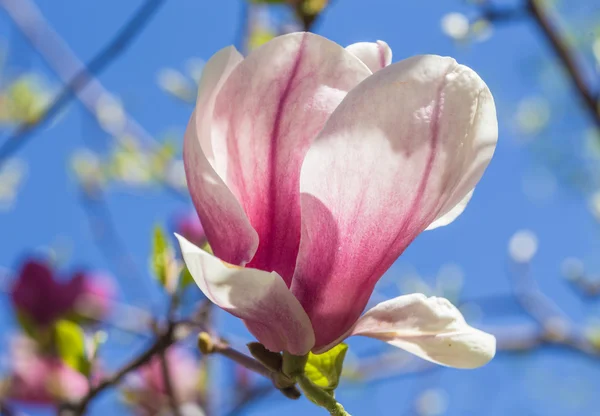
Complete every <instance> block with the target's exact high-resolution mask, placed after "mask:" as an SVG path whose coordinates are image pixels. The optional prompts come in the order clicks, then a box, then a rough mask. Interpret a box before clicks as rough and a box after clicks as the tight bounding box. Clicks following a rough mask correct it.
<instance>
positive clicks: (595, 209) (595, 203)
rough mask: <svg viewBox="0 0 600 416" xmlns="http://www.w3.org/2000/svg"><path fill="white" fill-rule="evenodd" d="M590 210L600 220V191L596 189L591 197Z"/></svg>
mask: <svg viewBox="0 0 600 416" xmlns="http://www.w3.org/2000/svg"><path fill="white" fill-rule="evenodd" d="M589 206H590V211H591V212H592V214H593V215H594V217H595V218H596V220H598V221H600V191H596V192H595V193H594V194H593V195H592V197H591V198H590V203H589Z"/></svg>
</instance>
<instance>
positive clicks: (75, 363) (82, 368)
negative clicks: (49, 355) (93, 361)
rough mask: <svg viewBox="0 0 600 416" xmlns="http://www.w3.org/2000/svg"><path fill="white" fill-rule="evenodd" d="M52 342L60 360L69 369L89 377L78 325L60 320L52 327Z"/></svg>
mask: <svg viewBox="0 0 600 416" xmlns="http://www.w3.org/2000/svg"><path fill="white" fill-rule="evenodd" d="M54 342H55V346H56V350H57V352H58V355H59V356H60V358H61V359H62V360H63V361H64V362H65V364H67V365H68V366H69V367H71V368H74V369H75V370H77V371H79V372H80V373H82V374H84V375H86V376H87V375H89V374H90V370H91V368H90V367H91V365H90V362H89V360H88V358H87V355H86V352H85V335H84V333H83V330H82V329H81V327H80V326H79V325H77V324H76V323H74V322H71V321H67V320H62V321H58V322H57V323H56V325H55V326H54Z"/></svg>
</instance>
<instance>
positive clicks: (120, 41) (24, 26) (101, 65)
mask: <svg viewBox="0 0 600 416" xmlns="http://www.w3.org/2000/svg"><path fill="white" fill-rule="evenodd" d="M163 2H164V0H146V2H145V3H144V4H143V5H142V6H141V7H140V8H139V9H138V10H137V11H136V12H135V13H134V15H133V17H132V18H131V19H130V20H129V21H128V22H127V23H126V24H125V25H124V26H123V27H122V28H121V30H119V31H118V33H117V34H116V35H115V37H114V38H113V39H112V40H111V41H110V42H109V43H108V44H107V45H106V46H105V47H104V48H102V50H101V51H100V52H99V53H98V54H97V55H96V56H95V57H94V58H93V59H92V60H91V61H90V62H89V64H88V65H83V64H81V63H80V62H79V61H78V60H77V58H75V57H74V56H73V55H72V53H71V51H70V50H69V49H68V47H67V46H66V45H65V44H64V42H63V41H62V39H60V38H59V37H58V35H57V34H56V33H55V32H54V31H53V30H52V28H50V27H49V26H48V25H47V24H45V22H44V19H43V17H42V15H41V14H40V12H39V10H37V8H36V7H35V5H34V4H33V3H32V2H31V1H29V0H0V6H2V7H3V8H4V9H5V10H6V12H7V13H8V14H9V16H10V17H11V18H12V20H13V21H14V22H15V24H16V25H17V26H18V27H19V28H20V30H21V31H22V32H23V33H24V34H25V35H26V36H27V38H28V39H29V41H30V42H31V43H32V45H33V46H34V47H36V48H37V49H38V50H39V51H40V53H41V54H42V55H43V56H44V58H45V59H46V60H47V61H53V59H51V58H50V57H51V56H52V54H53V53H55V52H56V51H58V54H59V56H58V58H59V59H56V60H55V61H56V62H53V63H54V65H51V66H52V67H53V68H54V70H55V71H56V72H57V73H58V74H59V75H60V76H61V78H62V79H63V81H67V80H68V82H66V86H65V88H64V89H63V90H62V91H61V92H60V93H59V94H58V95H57V96H56V98H55V99H54V100H53V101H52V102H51V103H50V104H49V105H48V107H47V108H46V110H45V111H44V112H43V113H42V114H41V115H40V116H39V117H38V118H37V119H36V120H35V121H34V122H31V123H25V124H22V125H21V126H19V127H18V128H17V129H16V130H15V132H14V133H13V135H12V136H10V137H9V138H8V139H7V140H6V141H5V142H4V143H3V145H2V146H0V165H2V163H3V162H4V161H5V160H6V159H7V158H9V157H10V156H11V155H12V154H14V153H15V152H16V151H17V150H18V149H19V148H20V147H22V146H24V145H25V144H26V143H27V140H28V139H30V138H31V136H32V134H33V133H34V132H35V131H36V129H38V128H39V127H41V126H43V125H44V124H45V123H47V122H48V121H49V120H50V119H51V118H52V117H53V116H55V115H56V114H57V113H59V112H60V111H61V110H62V109H63V108H64V107H65V106H66V105H67V104H68V103H69V102H70V101H71V99H72V98H73V95H74V94H75V95H79V96H80V97H81V94H79V92H80V91H81V90H82V89H84V87H86V86H87V85H88V84H90V83H92V84H93V85H92V86H93V88H94V89H95V94H97V93H98V92H103V88H102V86H101V85H99V84H98V83H97V82H96V81H95V78H94V77H93V76H94V75H97V74H99V73H101V72H102V71H103V70H104V69H106V68H107V67H108V65H110V64H111V63H112V62H113V61H114V60H115V59H116V58H117V57H119V56H120V55H121V54H122V53H123V52H125V50H127V48H128V47H129V46H130V45H131V43H132V42H133V40H134V39H135V38H136V37H137V36H138V35H139V34H140V33H141V31H142V29H143V28H144V27H145V26H146V24H147V23H148V22H149V20H150V18H151V17H152V16H153V15H154V14H155V13H156V12H157V11H158V8H159V6H160V5H161V4H163ZM60 58H63V59H60ZM98 98H100V96H98V95H97V96H96V100H97V99H98ZM96 100H94V99H91V97H87V98H85V99H84V100H82V101H84V103H85V104H86V106H87V107H88V109H90V108H89V106H90V105H91V104H92V102H93V103H94V105H93V110H91V111H93V112H94V113H95V111H96V106H95V102H96ZM129 127H130V128H134V129H135V128H136V127H137V130H140V128H139V126H136V125H132V126H129Z"/></svg>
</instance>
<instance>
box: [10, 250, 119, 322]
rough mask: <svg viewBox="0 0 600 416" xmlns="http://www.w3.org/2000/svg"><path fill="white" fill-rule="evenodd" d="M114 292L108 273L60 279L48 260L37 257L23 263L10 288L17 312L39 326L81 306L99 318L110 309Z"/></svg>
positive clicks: (86, 274) (66, 314) (80, 274)
mask: <svg viewBox="0 0 600 416" xmlns="http://www.w3.org/2000/svg"><path fill="white" fill-rule="evenodd" d="M113 295H114V286H112V285H111V282H110V279H109V278H108V277H107V276H104V275H93V274H89V273H76V274H75V275H74V276H73V278H72V279H71V280H68V281H59V280H58V279H56V276H55V274H54V272H53V270H52V269H51V268H50V267H49V266H48V265H47V264H45V263H42V262H40V261H37V260H29V261H27V262H26V263H25V264H24V265H23V267H22V269H21V272H20V273H19V276H18V278H17V280H16V281H15V283H14V285H13V287H12V292H11V297H12V303H13V306H14V307H15V309H16V310H17V312H18V313H19V314H21V315H22V316H24V317H25V318H26V319H27V320H28V322H30V323H32V324H34V325H37V326H40V327H46V326H49V325H51V324H52V323H54V322H55V321H56V320H58V319H62V318H65V317H67V316H68V315H70V314H72V313H75V314H77V313H78V310H81V311H82V312H85V316H86V317H87V318H90V317H92V318H96V319H100V318H102V317H103V316H104V315H106V313H108V311H109V297H111V296H113Z"/></svg>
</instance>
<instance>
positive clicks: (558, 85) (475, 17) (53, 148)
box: [0, 0, 600, 416]
mask: <svg viewBox="0 0 600 416" xmlns="http://www.w3.org/2000/svg"><path fill="white" fill-rule="evenodd" d="M260 3H261V2H246V1H245V0H220V1H205V0H203V1H201V0H178V1H166V0H165V1H156V0H154V1H152V0H147V1H145V2H141V1H134V0H129V1H120V0H104V1H102V2H99V1H75V0H0V266H1V267H2V269H1V279H0V282H1V285H0V289H1V293H0V354H1V357H2V359H1V360H0V379H2V380H4V382H3V383H0V386H2V387H0V402H1V403H2V405H1V406H0V407H1V408H2V411H3V412H5V414H6V415H20V414H30V415H45V414H56V412H57V407H58V406H57V403H58V402H59V401H60V400H59V399H58V398H61V397H62V398H64V397H65V395H67V396H68V394H67V393H69V392H67V393H65V392H62V393H60V394H59V393H57V392H52V391H51V392H50V393H52V394H50V396H52V399H51V400H41V402H43V403H33V402H34V401H37V402H40V400H28V399H23V398H21V400H14V398H11V397H10V394H9V391H11V387H10V384H11V380H12V382H13V383H14V380H15V377H14V374H15V372H16V371H17V370H18V369H19V368H21V367H19V366H18V365H16V364H15V363H18V362H21V361H24V362H25V363H30V362H33V361H35V360H37V359H39V357H37V358H36V357H34V353H31V354H32V355H31V356H29V355H27V352H26V351H27V348H28V347H27V346H24V343H25V344H26V343H27V341H25V340H24V339H23V334H24V333H25V332H26V327H27V323H24V322H23V319H22V318H21V319H19V317H18V314H17V312H16V310H15V307H14V304H15V302H14V288H15V282H16V281H17V280H18V278H19V275H22V271H23V267H24V264H26V263H27V262H29V261H31V260H32V259H36V260H37V261H41V262H44V263H46V264H49V265H50V266H48V267H51V268H52V270H53V272H54V274H55V276H56V279H58V280H61V279H62V280H64V281H68V280H69V279H71V278H73V277H74V276H76V274H77V273H80V272H81V273H82V276H84V278H85V279H88V280H89V282H92V283H94V284H98V285H99V286H100V289H97V290H95V291H93V290H92V291H91V292H92V297H91V298H90V299H92V300H93V301H95V302H98V303H99V304H100V306H99V307H98V308H96V309H95V310H93V311H92V313H90V311H89V310H83V311H82V310H81V309H82V304H81V302H79V304H77V305H75V306H74V309H76V311H75V312H76V313H77V314H82V315H86V317H85V318H81V319H78V320H77V322H78V325H80V327H81V328H83V330H84V332H85V337H86V340H87V341H90V340H91V341H92V342H88V344H94V345H96V344H97V348H96V349H97V353H96V354H94V355H96V358H95V361H96V366H97V367H98V369H97V370H96V371H92V373H94V374H98V377H102V375H106V374H111V373H112V372H113V371H115V370H116V369H118V368H121V366H122V365H124V364H125V363H127V362H129V360H131V359H132V357H134V356H136V354H139V352H140V351H143V350H144V348H146V347H147V346H148V345H149V344H151V343H152V340H153V337H154V335H153V330H152V328H156V327H158V326H160V323H161V320H163V319H164V317H165V316H166V314H167V312H168V308H169V307H168V304H169V295H168V291H165V289H164V287H163V286H162V285H161V284H160V282H159V281H157V279H156V277H155V276H154V274H153V272H152V267H151V261H150V259H151V253H152V251H153V233H154V231H153V230H154V229H155V227H156V225H161V226H162V227H163V228H164V229H165V230H166V231H167V233H168V235H171V232H172V231H177V230H179V231H181V230H182V229H183V228H185V227H188V228H189V227H193V224H192V223H193V220H191V219H190V215H193V208H192V206H191V203H190V201H189V198H188V195H187V191H186V188H185V180H184V177H183V169H182V163H181V160H180V157H181V147H182V135H183V129H184V127H185V125H186V123H187V120H188V118H189V116H190V114H191V110H192V108H193V102H194V98H195V93H196V82H197V80H198V78H199V76H200V74H201V71H202V65H203V63H204V62H205V61H206V60H207V59H208V58H210V56H211V55H212V54H213V53H215V52H216V51H217V50H219V49H221V48H222V47H224V46H227V45H230V44H234V45H236V46H237V47H238V49H240V50H242V51H244V52H248V51H249V50H251V49H252V48H254V47H256V46H258V45H260V44H261V43H263V42H265V41H267V40H268V39H270V38H272V37H273V36H275V35H277V34H279V33H285V32H289V31H295V30H303V29H306V28H307V27H308V28H309V29H310V30H311V31H314V32H316V33H318V34H321V35H323V36H325V37H327V38H330V39H332V40H334V41H335V42H337V43H339V44H341V45H348V44H351V43H354V42H359V41H375V40H378V39H381V40H385V41H386V42H387V43H388V44H389V45H390V47H391V48H392V50H393V53H394V58H393V61H394V62H395V61H398V60H401V59H403V58H406V57H410V56H413V55H416V54H427V53H432V54H439V55H449V56H452V57H454V58H456V59H457V60H458V61H459V62H460V63H462V64H465V65H468V66H470V67H471V68H473V69H474V70H475V71H477V72H478V73H479V74H480V76H481V77H482V78H483V79H484V80H485V81H486V83H487V84H488V86H489V88H490V89H491V91H492V93H493V95H494V98H495V100H496V105H497V109H498V118H499V124H500V138H499V142H498V146H497V150H496V154H495V156H494V159H493V161H492V163H491V165H490V167H489V168H488V170H487V172H486V174H485V175H484V177H483V179H482V181H481V182H480V184H479V186H478V187H477V190H476V192H475V195H474V197H473V199H472V201H471V203H470V204H469V206H468V208H467V210H466V211H465V213H464V214H463V215H462V216H461V217H460V218H459V219H458V220H457V221H456V222H454V223H452V224H451V225H449V226H447V227H443V228H440V229H438V230H436V231H434V232H427V233H424V234H422V235H421V236H420V237H418V238H417V240H416V241H415V242H414V243H413V244H412V245H411V246H410V247H409V249H408V250H407V251H406V252H405V253H404V254H403V255H402V257H401V258H400V259H399V260H398V261H397V262H396V264H394V266H393V267H392V268H391V269H390V270H389V271H388V273H387V274H386V275H385V277H384V278H383V279H382V281H381V282H380V284H379V285H378V286H377V289H376V292H375V293H374V295H373V299H372V301H373V302H378V301H380V300H382V299H386V298H390V297H393V296H397V295H399V294H402V293H411V292H423V293H426V294H439V295H443V296H446V297H448V298H450V299H451V300H452V301H453V302H455V304H457V305H460V307H461V310H462V311H463V313H464V314H465V316H466V317H467V319H468V320H469V321H470V322H471V323H473V324H474V325H475V326H478V327H480V328H482V329H485V330H487V331H490V332H492V333H494V334H495V335H496V336H497V339H498V347H499V351H498V354H497V356H496V358H495V359H494V360H493V361H492V362H491V363H490V364H488V365H487V366H485V367H483V368H481V369H478V370H474V371H460V370H453V369H445V368H441V367H434V366H430V365H429V364H427V363H425V362H423V361H420V360H419V359H418V358H414V357H410V356H408V355H407V354H404V353H403V352H401V351H396V350H394V349H392V348H391V347H387V346H386V345H384V344H383V343H379V342H377V341H367V340H351V341H350V351H349V353H348V357H347V364H346V368H345V377H344V380H343V382H342V385H341V387H340V389H339V390H338V392H337V397H338V399H339V401H340V402H342V403H343V404H344V406H345V407H346V409H347V410H348V411H350V412H351V413H352V414H355V415H365V414H381V415H416V416H439V415H490V416H492V415H504V414H508V413H511V414H515V415H542V416H554V415H557V416H558V415H600V405H599V404H598V397H597V381H598V379H599V376H600V298H599V296H600V254H599V253H600V234H599V233H600V224H599V222H600V114H599V112H598V105H597V103H598V97H599V91H600V82H599V81H600V1H599V0H568V1H567V0H543V1H542V0H537V1H533V0H531V1H528V0H495V1H492V0H489V1H485V0H479V1H475V0H473V1H461V0H444V1H439V0H422V1H392V0H369V1H366V0H335V1H334V0H329V1H327V0H320V1H317V0H311V1H304V2H303V3H306V4H303V5H302V8H300V7H299V6H298V5H296V3H298V2H294V1H289V2H285V1H281V2H277V1H274V2H268V3H274V4H260ZM278 3H281V4H278ZM288 3H289V4H288ZM291 3H294V5H293V6H290V4H291ZM298 11H299V14H300V15H301V16H300V17H299V16H298ZM132 19H133V20H132ZM86 68H87V69H86ZM82 69H83V71H82ZM73 77H78V78H76V79H75V81H74V82H71V83H70V84H69V85H67V83H68V82H69V81H72V79H73ZM84 83H85V85H83V84H84ZM49 108H50V109H51V112H50V113H49V114H47V110H48V109H49ZM46 116H47V117H46ZM357 168H360V167H357ZM192 218H193V217H192ZM190 221H191V222H190ZM186 229H187V228H186ZM190 232H192V231H190ZM168 238H170V237H168ZM90 284H91V283H90ZM34 286H36V287H41V286H37V285H34ZM64 290H66V289H64ZM64 290H63V292H64ZM49 299H50V298H49V297H47V298H46V297H44V296H42V297H41V298H39V299H38V302H46V301H47V302H50V300H49ZM86 299H88V298H86ZM92 300H89V301H86V302H83V304H85V305H88V306H89V304H90V302H92ZM201 301H202V295H201V293H200V292H199V290H196V289H195V288H192V287H190V288H188V289H187V290H186V292H185V293H184V296H183V298H182V305H181V310H180V311H179V312H178V313H179V314H180V315H181V316H184V314H185V313H186V312H189V311H192V310H194V308H195V307H196V305H198V304H199V303H200V302H201ZM85 305H84V306H85ZM83 309H86V308H83ZM87 309H89V308H87ZM210 322H211V325H212V327H213V328H214V330H215V331H216V332H217V333H218V334H219V336H221V337H223V338H225V339H227V340H228V341H229V342H230V343H231V344H232V345H233V346H235V347H238V349H240V350H243V349H244V344H245V343H246V342H249V341H251V340H252V339H251V337H250V335H249V334H248V333H247V331H246V330H245V328H244V327H243V325H242V324H241V323H240V322H239V321H237V320H236V319H234V318H232V317H230V316H227V315H226V314H224V313H222V312H219V311H213V313H212V314H211V317H210ZM94 340H96V342H93V341H94ZM94 345H92V347H90V348H92V349H94V348H95V347H94ZM88 349H89V348H88ZM173 357H174V358H173V359H172V361H173V363H172V365H171V367H172V368H171V374H172V375H173V379H174V380H175V382H174V383H175V384H177V386H176V388H177V389H179V388H181V389H187V390H186V393H185V394H189V395H190V397H189V403H190V406H187V407H186V408H185V409H183V411H182V412H187V413H182V414H186V415H202V414H206V415H227V414H239V415H280V414H284V413H285V414H289V415H304V414H313V413H314V414H318V413H319V412H321V410H320V409H318V408H316V407H314V405H312V404H311V403H310V402H308V401H307V400H305V399H301V400H299V401H291V400H288V399H286V398H285V397H284V396H283V395H281V394H279V393H278V392H277V391H276V390H273V389H272V388H271V387H270V386H269V383H268V382H267V381H266V380H264V379H261V378H260V377H257V376H254V375H252V374H249V373H247V372H245V371H244V370H243V369H241V368H239V367H237V366H236V365H234V364H232V363H231V362H229V361H226V360H223V359H221V358H218V357H209V358H206V357H201V356H200V354H199V353H198V352H197V350H196V348H195V337H194V335H193V334H192V335H190V336H189V337H187V338H185V339H184V340H183V341H182V342H181V345H180V349H178V350H177V351H175V352H174V353H173ZM154 364H155V365H154V367H157V366H158V363H154ZM25 367H26V368H27V365H26V366H25ZM150 367H151V366H150ZM150 367H148V368H146V370H147V371H146V372H143V371H142V372H137V373H136V374H133V375H131V376H128V377H126V379H125V382H124V383H122V384H120V385H119V386H118V387H115V388H111V389H108V390H107V391H106V392H104V393H102V394H101V395H99V396H98V397H97V398H96V399H95V400H94V401H93V402H92V403H91V404H90V406H89V408H88V411H89V414H91V415H96V414H97V415H100V414H171V413H169V407H168V406H167V405H166V404H165V403H166V402H165V401H164V400H163V401H160V400H162V399H160V397H159V396H160V395H161V394H163V393H164V391H163V390H164V386H162V387H161V386H157V385H156V383H158V384H160V383H161V380H158V381H157V380H155V379H160V378H161V376H160V371H159V370H158V369H157V368H154V369H152V368H150ZM40 368H42V369H41V370H39V371H40V373H36V374H38V376H36V377H34V379H37V380H41V379H44V380H46V381H45V382H44V383H42V385H41V387H40V386H38V388H39V389H42V390H44V389H50V390H52V388H50V387H48V386H57V385H59V384H60V385H61V386H66V387H64V388H65V389H66V390H69V391H75V390H77V389H78V388H83V389H84V390H85V389H86V388H87V387H86V386H85V385H84V386H83V387H81V383H80V382H79V381H77V382H71V381H69V382H61V383H62V384H61V383H59V381H58V380H63V379H62V378H61V377H62V376H59V375H57V374H59V373H60V372H61V371H63V370H62V369H60V368H62V367H60V363H58V364H57V363H54V364H52V365H46V366H44V365H42V366H40ZM57 368H59V370H57ZM179 368H180V370H176V369H179ZM43 369H45V370H43ZM44 371H45V372H46V373H48V372H51V373H52V374H54V376H53V377H55V378H50V379H47V378H45V377H46V373H44ZM153 371H154V373H157V374H154V373H153ZM153 377H154V378H153ZM48 380H49V381H48ZM21 381H22V380H21ZM154 382H156V383H154ZM69 383H71V384H69ZM72 383H75V384H77V383H79V384H78V387H73V385H74V384H72ZM153 383H154V384H153ZM153 389H154V390H153ZM161 389H162V390H161ZM153 391H154V393H153ZM160 391H163V393H160ZM157 392H158V393H157ZM181 394H182V395H183V394H184V393H181ZM57 397H58V398H57ZM186 397H187V396H186ZM151 400H159V402H160V403H159V404H158V405H157V406H158V407H160V408H161V409H162V410H156V409H154V408H152V409H151V408H150V406H149V405H148V403H149V402H150V401H151ZM165 400H166V399H165ZM48 402H51V403H53V404H48ZM192 403H193V404H194V405H192ZM144 412H145V413H144ZM161 412H162V413H161Z"/></svg>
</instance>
